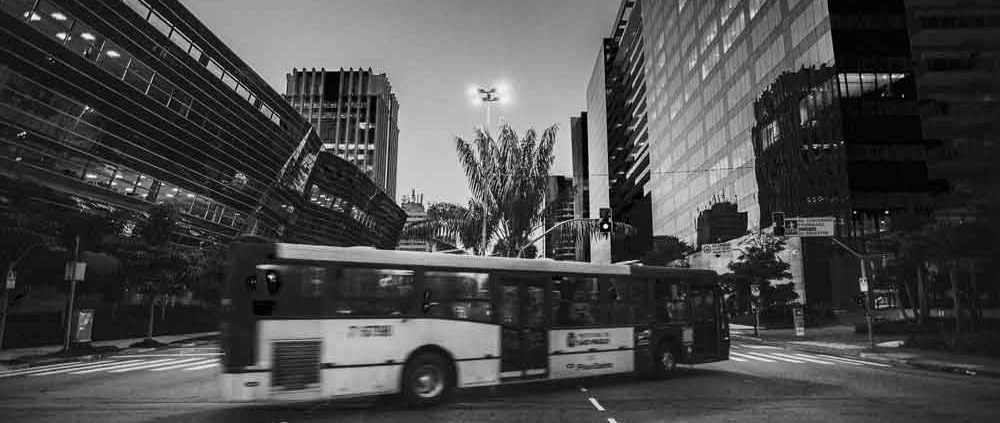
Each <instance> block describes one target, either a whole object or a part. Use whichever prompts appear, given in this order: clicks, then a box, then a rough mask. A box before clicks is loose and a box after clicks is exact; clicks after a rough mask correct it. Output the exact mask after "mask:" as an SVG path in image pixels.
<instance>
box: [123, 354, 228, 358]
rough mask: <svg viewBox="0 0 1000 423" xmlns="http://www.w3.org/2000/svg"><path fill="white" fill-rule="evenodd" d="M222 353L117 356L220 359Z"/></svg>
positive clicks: (127, 356) (131, 356)
mask: <svg viewBox="0 0 1000 423" xmlns="http://www.w3.org/2000/svg"><path fill="white" fill-rule="evenodd" d="M220 355H222V353H191V354H133V355H116V356H115V357H117V358H152V357H175V358H176V357H218V356H220Z"/></svg>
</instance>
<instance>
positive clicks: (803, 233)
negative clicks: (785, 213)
mask: <svg viewBox="0 0 1000 423" xmlns="http://www.w3.org/2000/svg"><path fill="white" fill-rule="evenodd" d="M836 227H837V218H835V217H786V218H785V235H786V236H799V237H824V236H834V234H835V232H836Z"/></svg>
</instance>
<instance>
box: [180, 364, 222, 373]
mask: <svg viewBox="0 0 1000 423" xmlns="http://www.w3.org/2000/svg"><path fill="white" fill-rule="evenodd" d="M218 365H219V363H212V364H206V365H204V366H198V367H189V368H187V369H184V371H186V372H189V371H192V370H202V369H207V368H209V367H215V366H218Z"/></svg>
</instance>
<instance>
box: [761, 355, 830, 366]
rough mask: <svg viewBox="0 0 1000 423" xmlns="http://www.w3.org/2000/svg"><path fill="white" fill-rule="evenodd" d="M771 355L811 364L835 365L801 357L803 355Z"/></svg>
mask: <svg viewBox="0 0 1000 423" xmlns="http://www.w3.org/2000/svg"><path fill="white" fill-rule="evenodd" d="M771 355H777V356H781V357H785V358H791V359H795V360H805V361H808V362H810V363H818V364H831V365H832V364H833V363H831V362H829V361H822V360H816V359H814V358H807V357H801V355H802V354H799V355H798V356H795V355H791V354H782V353H771Z"/></svg>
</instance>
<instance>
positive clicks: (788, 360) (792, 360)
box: [747, 353, 805, 364]
mask: <svg viewBox="0 0 1000 423" xmlns="http://www.w3.org/2000/svg"><path fill="white" fill-rule="evenodd" d="M747 354H751V355H755V356H760V357H766V358H773V359H775V360H780V361H785V362H789V363H795V364H805V361H802V360H795V359H792V358H784V357H779V356H778V355H776V354H763V353H747Z"/></svg>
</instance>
